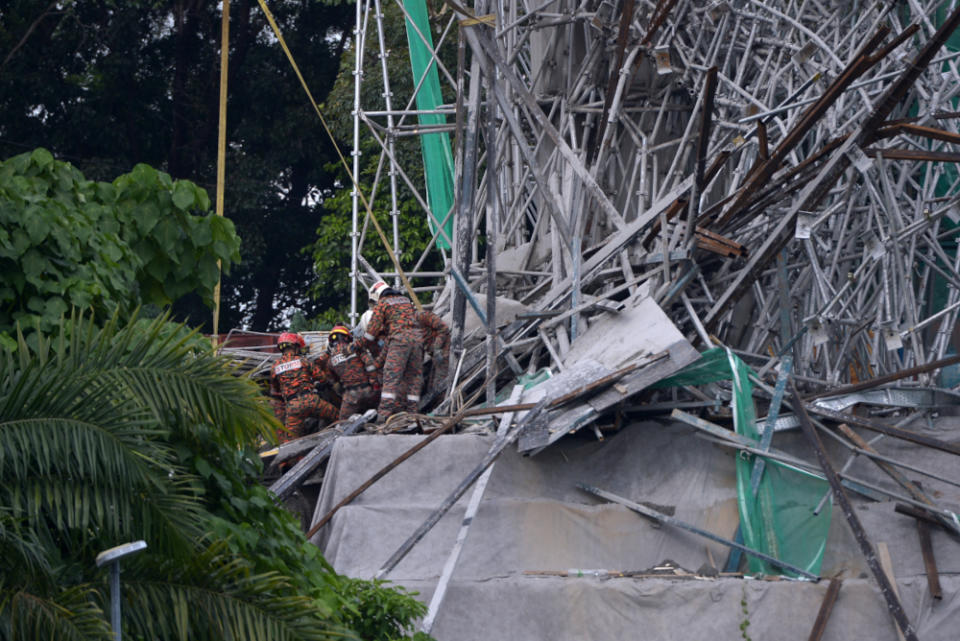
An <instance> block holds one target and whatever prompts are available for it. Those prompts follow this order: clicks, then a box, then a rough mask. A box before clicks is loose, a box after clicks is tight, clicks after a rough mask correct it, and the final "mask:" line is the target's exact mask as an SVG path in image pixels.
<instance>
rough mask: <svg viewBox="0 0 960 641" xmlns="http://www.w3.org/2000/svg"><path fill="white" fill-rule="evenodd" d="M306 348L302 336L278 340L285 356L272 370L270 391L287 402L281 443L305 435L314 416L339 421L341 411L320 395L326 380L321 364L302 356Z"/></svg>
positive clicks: (278, 346) (284, 407)
mask: <svg viewBox="0 0 960 641" xmlns="http://www.w3.org/2000/svg"><path fill="white" fill-rule="evenodd" d="M305 347H306V343H305V341H304V340H303V336H300V335H299V334H294V333H291V332H284V333H283V334H280V338H278V339H277V348H279V349H280V352H281V356H280V360H278V361H277V362H276V363H275V364H274V365H273V367H272V368H271V370H270V389H271V392H272V394H273V396H274V397H279V398H282V399H283V427H284V432H285V434H281V436H280V442H281V443H282V442H285V441H289V440H291V439H294V438H297V437H299V436H303V434H302V433H301V432H302V431H303V423H304V421H305V420H306V419H307V418H309V417H311V416H316V417H317V418H321V419H325V420H327V421H331V422H332V421H335V420H337V409H336V408H335V407H334V406H333V405H331V404H330V403H328V402H326V401H324V400H321V398H320V396H319V394H317V389H316V386H315V385H316V383H317V382H322V381H324V380H325V378H324V375H323V371H322V370H321V369H320V367H319V366H318V365H316V364H315V363H311V362H310V361H309V360H307V359H306V357H304V356H302V355H301V350H302V349H303V348H305Z"/></svg>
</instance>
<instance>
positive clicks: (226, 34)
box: [213, 0, 230, 350]
mask: <svg viewBox="0 0 960 641" xmlns="http://www.w3.org/2000/svg"><path fill="white" fill-rule="evenodd" d="M229 58H230V0H223V15H222V16H221V18H220V127H219V132H218V134H217V205H216V207H217V216H223V184H224V180H225V178H226V165H227V151H226V150H227V61H228V60H229ZM222 277H223V265H222V263H221V261H220V259H219V258H218V259H217V286H216V287H214V289H213V340H214V349H215V350H217V349H219V348H220V346H219V340H218V339H219V332H220V281H221V279H222Z"/></svg>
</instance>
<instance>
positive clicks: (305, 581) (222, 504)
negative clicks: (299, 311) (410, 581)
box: [0, 317, 423, 641]
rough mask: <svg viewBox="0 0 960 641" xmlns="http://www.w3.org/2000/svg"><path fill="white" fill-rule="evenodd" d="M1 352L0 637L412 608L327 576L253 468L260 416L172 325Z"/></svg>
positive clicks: (220, 365)
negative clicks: (119, 589)
mask: <svg viewBox="0 0 960 641" xmlns="http://www.w3.org/2000/svg"><path fill="white" fill-rule="evenodd" d="M36 336H37V339H38V340H37V341H36V345H33V346H31V345H28V344H27V342H26V341H25V340H24V339H23V336H22V334H18V338H19V345H18V349H17V350H16V351H13V350H4V351H3V353H2V355H0V506H2V507H0V558H3V559H4V564H5V567H4V572H3V574H2V575H0V639H110V638H112V636H111V632H110V628H109V624H108V617H107V614H106V612H108V605H107V604H108V598H109V594H108V587H107V573H106V571H105V570H98V569H96V568H95V563H94V558H95V556H96V554H97V553H98V552H99V551H102V550H104V549H106V548H109V547H113V546H115V545H119V544H122V543H125V542H128V541H133V540H137V539H144V540H146V541H147V542H148V545H149V548H148V549H147V550H145V551H144V552H142V553H140V554H138V555H136V556H134V557H131V558H129V559H128V560H125V561H124V562H123V568H124V572H123V594H124V601H123V613H124V619H123V621H124V635H125V636H127V637H128V638H133V639H191V640H195V639H211V640H212V639H237V640H242V639H251V640H252V639H270V640H271V641H276V640H283V639H290V640H294V639H303V640H311V639H333V638H363V639H378V640H379V639H384V640H386V639H393V638H401V637H403V636H404V635H405V634H407V633H408V632H409V629H410V628H409V626H410V621H411V619H412V618H413V617H415V616H418V615H419V614H421V613H422V611H423V606H422V605H421V604H418V603H417V602H415V601H414V600H413V598H412V597H411V596H410V595H408V594H406V593H402V592H397V591H393V590H388V589H385V588H383V587H382V586H380V585H378V584H373V583H370V582H364V581H357V580H354V579H347V578H345V577H340V576H338V575H336V574H335V573H334V572H333V570H332V568H331V567H330V566H329V565H328V564H327V563H326V561H325V560H324V559H323V558H322V556H321V555H320V554H319V551H318V550H317V548H316V547H314V546H312V545H310V544H309V543H307V542H306V540H305V539H304V537H303V534H302V533H301V532H300V531H299V529H297V527H296V524H295V523H294V521H293V517H292V516H291V515H290V514H289V513H287V512H286V511H284V510H283V509H282V508H280V507H278V506H277V505H276V504H275V503H274V502H273V501H272V500H271V498H270V496H269V495H268V494H267V491H266V489H264V488H263V487H262V486H260V485H259V484H258V483H257V474H258V472H259V458H258V457H257V456H256V454H255V452H254V451H253V449H252V445H253V444H254V443H255V442H256V441H257V440H258V439H263V438H266V439H270V438H272V433H273V430H274V428H275V427H276V424H275V422H274V419H273V418H272V415H271V414H270V412H269V410H268V409H267V408H266V407H265V406H264V405H263V403H262V401H261V397H260V395H259V393H258V391H257V388H256V386H255V385H254V384H253V383H252V382H250V381H249V380H248V379H245V378H242V377H239V376H234V375H233V373H232V371H231V366H230V364H229V362H228V361H227V360H225V359H223V358H222V357H218V356H217V355H215V354H213V353H212V351H211V350H210V348H209V345H208V343H207V342H206V341H205V340H203V339H202V338H200V337H198V336H197V335H196V334H193V333H190V332H188V331H186V330H185V329H184V328H183V327H182V326H176V325H172V324H169V323H167V322H166V321H165V320H164V319H157V320H153V321H143V320H140V321H137V320H133V321H131V322H129V323H126V324H122V323H120V322H119V321H118V320H117V318H116V317H114V318H113V319H112V320H109V321H108V322H107V323H106V324H105V326H103V327H102V328H101V327H98V326H97V324H96V322H95V321H94V320H92V319H90V318H77V317H73V318H71V319H69V320H66V321H62V322H61V325H60V327H59V329H58V332H57V333H56V334H55V335H54V336H52V337H49V338H48V337H47V335H46V334H44V333H43V332H38V333H37V334H36Z"/></svg>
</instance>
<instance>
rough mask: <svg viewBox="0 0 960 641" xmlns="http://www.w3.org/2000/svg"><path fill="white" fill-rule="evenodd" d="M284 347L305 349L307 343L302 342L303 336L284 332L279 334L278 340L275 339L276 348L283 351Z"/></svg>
mask: <svg viewBox="0 0 960 641" xmlns="http://www.w3.org/2000/svg"><path fill="white" fill-rule="evenodd" d="M286 345H290V346H294V345H297V346H299V347H306V346H307V343H306V341H304V340H303V336H301V335H300V334H295V333H293V332H284V333H282V334H280V338H278V339H277V347H279V348H280V349H283V348H284V346H286Z"/></svg>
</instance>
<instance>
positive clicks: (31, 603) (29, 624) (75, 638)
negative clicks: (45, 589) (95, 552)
mask: <svg viewBox="0 0 960 641" xmlns="http://www.w3.org/2000/svg"><path fill="white" fill-rule="evenodd" d="M95 594H96V590H95V589H94V588H93V587H92V586H89V585H80V586H76V587H72V588H68V589H64V590H59V591H57V592H56V593H54V594H52V595H47V594H38V593H36V592H33V591H30V590H27V589H23V588H19V589H18V588H8V587H6V586H5V585H3V583H0V638H4V639H10V640H11V641H35V640H36V639H57V640H58V641H96V640H97V639H102V640H103V641H109V640H110V639H112V638H113V635H112V634H111V630H110V625H109V624H108V623H107V620H106V619H105V618H104V616H103V611H102V610H101V609H100V608H99V607H98V606H97V604H96V602H95V600H94V598H93V597H94V595H95Z"/></svg>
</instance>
